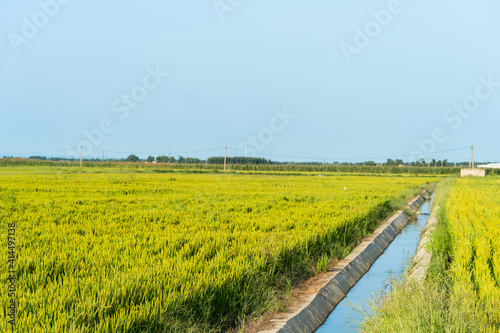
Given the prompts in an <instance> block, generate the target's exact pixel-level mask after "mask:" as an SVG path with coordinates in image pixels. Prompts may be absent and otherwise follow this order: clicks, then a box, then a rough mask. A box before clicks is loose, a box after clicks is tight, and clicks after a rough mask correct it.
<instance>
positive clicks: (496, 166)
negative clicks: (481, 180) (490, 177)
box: [478, 163, 500, 169]
mask: <svg viewBox="0 0 500 333" xmlns="http://www.w3.org/2000/svg"><path fill="white" fill-rule="evenodd" d="M478 168H481V169H500V163H494V164H486V165H480V166H478Z"/></svg>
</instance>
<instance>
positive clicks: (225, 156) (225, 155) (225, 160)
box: [224, 146, 227, 172]
mask: <svg viewBox="0 0 500 333" xmlns="http://www.w3.org/2000/svg"><path fill="white" fill-rule="evenodd" d="M226 163H227V146H226V153H225V154H224V172H226Z"/></svg>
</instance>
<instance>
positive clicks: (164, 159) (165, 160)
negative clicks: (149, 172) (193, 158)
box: [156, 155, 169, 163]
mask: <svg viewBox="0 0 500 333" xmlns="http://www.w3.org/2000/svg"><path fill="white" fill-rule="evenodd" d="M156 162H158V163H168V162H169V158H168V156H163V155H161V156H157V157H156Z"/></svg>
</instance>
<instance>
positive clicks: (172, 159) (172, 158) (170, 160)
mask: <svg viewBox="0 0 500 333" xmlns="http://www.w3.org/2000/svg"><path fill="white" fill-rule="evenodd" d="M175 162H177V161H176V159H175V157H173V156H171V157H170V158H169V159H168V163H175Z"/></svg>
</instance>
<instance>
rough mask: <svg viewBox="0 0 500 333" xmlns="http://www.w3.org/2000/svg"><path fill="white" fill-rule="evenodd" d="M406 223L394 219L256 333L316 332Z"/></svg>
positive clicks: (416, 204)
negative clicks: (284, 311)
mask: <svg viewBox="0 0 500 333" xmlns="http://www.w3.org/2000/svg"><path fill="white" fill-rule="evenodd" d="M428 195H429V194H428V192H427V191H424V192H423V193H422V195H419V196H417V197H415V198H413V199H412V200H411V201H410V202H409V204H408V206H407V207H406V208H407V209H410V210H411V211H413V212H416V211H417V210H418V208H420V206H422V204H423V203H424V202H425V200H426V198H427V197H428ZM409 221H410V217H409V216H408V215H407V214H406V213H405V212H404V211H400V212H398V213H396V214H395V215H393V216H392V217H391V218H389V219H388V220H387V221H385V222H384V223H383V224H381V225H380V227H379V228H378V229H377V230H375V232H374V233H373V234H372V235H371V236H370V237H368V238H366V239H365V240H364V241H363V242H362V243H361V244H360V245H358V246H357V247H356V248H355V249H354V251H353V252H352V253H351V254H350V255H348V256H347V257H346V258H345V259H344V260H342V261H340V262H339V263H338V264H337V265H336V266H335V267H334V268H333V270H331V271H329V272H328V273H326V274H325V275H324V277H323V278H322V279H320V280H318V281H317V282H316V283H315V284H314V285H312V286H311V288H309V289H308V292H307V294H305V295H301V296H300V297H299V299H298V300H297V303H296V304H294V307H293V308H290V309H289V311H288V312H286V313H280V314H278V315H276V316H275V317H274V318H272V319H271V320H270V321H269V322H268V323H265V325H264V327H266V329H265V330H263V331H260V332H259V333H312V332H314V331H316V330H317V329H318V328H319V327H320V326H321V325H322V324H323V323H324V322H325V320H326V319H328V317H329V316H330V313H331V312H332V311H333V310H334V309H335V307H336V306H337V304H339V303H340V301H342V300H343V299H344V297H345V296H346V295H347V293H348V292H349V290H351V288H352V287H353V286H354V285H355V284H356V283H357V282H358V281H359V279H361V277H362V276H363V275H364V274H365V273H366V272H368V270H369V269H370V267H371V265H372V264H373V263H374V262H375V260H377V258H378V257H379V256H380V255H381V254H382V253H384V251H385V249H386V248H387V247H388V246H389V244H390V243H391V242H392V241H393V240H394V238H395V237H396V236H397V235H398V234H399V232H400V231H401V230H402V229H403V228H404V227H405V226H406V224H407V223H408V222H409Z"/></svg>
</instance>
